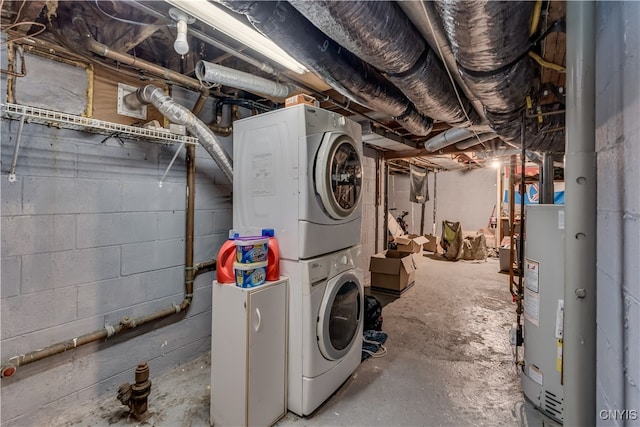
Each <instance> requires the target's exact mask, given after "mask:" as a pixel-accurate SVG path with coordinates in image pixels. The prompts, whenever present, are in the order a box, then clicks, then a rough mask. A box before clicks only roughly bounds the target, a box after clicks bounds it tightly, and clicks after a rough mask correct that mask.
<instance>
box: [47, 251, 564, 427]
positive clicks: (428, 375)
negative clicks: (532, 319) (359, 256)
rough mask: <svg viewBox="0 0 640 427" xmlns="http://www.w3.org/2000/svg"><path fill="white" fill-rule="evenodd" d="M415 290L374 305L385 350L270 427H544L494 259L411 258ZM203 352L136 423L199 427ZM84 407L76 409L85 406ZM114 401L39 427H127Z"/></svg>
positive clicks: (203, 418)
mask: <svg viewBox="0 0 640 427" xmlns="http://www.w3.org/2000/svg"><path fill="white" fill-rule="evenodd" d="M418 264H419V266H418V270H417V272H416V284H415V286H413V287H412V288H411V289H410V290H409V291H407V292H406V293H405V294H404V295H402V296H401V297H393V296H388V295H384V294H377V293H374V295H376V296H377V297H378V298H379V299H380V300H381V301H382V303H383V305H384V309H383V317H384V323H383V330H384V331H385V332H387V333H388V335H389V338H388V340H387V343H386V347H387V350H388V354H387V356H386V357H384V358H377V359H368V360H366V361H364V362H363V363H362V364H361V365H360V367H359V368H358V369H357V370H356V371H355V372H354V374H353V375H352V377H351V378H350V379H349V380H347V381H346V382H345V383H344V384H343V386H342V387H341V388H340V389H339V390H338V391H337V392H336V393H335V394H334V395H333V396H332V397H331V398H330V399H329V400H328V401H327V402H326V403H325V404H324V405H322V406H321V407H320V408H319V409H318V410H317V411H316V412H315V413H314V414H312V416H311V417H307V418H304V419H301V418H299V417H297V416H295V415H293V414H291V413H289V414H287V415H286V416H285V417H284V418H283V419H282V420H280V422H279V423H278V424H277V425H278V426H356V425H358V426H373V425H394V426H418V425H421V426H482V425H487V426H495V425H505V426H536V427H537V426H554V425H556V424H554V423H553V422H552V421H551V420H549V419H548V418H546V417H544V416H543V415H541V414H540V413H539V412H537V411H536V410H535V409H533V408H532V406H531V404H530V403H528V402H525V401H524V398H523V396H522V393H521V391H520V386H519V378H518V375H517V373H516V370H515V368H514V363H513V356H512V349H511V347H510V345H509V342H508V332H509V329H510V326H511V324H512V323H513V322H514V320H515V305H514V304H512V302H511V296H510V294H509V292H508V277H507V276H505V275H504V274H500V273H498V261H497V259H489V260H488V261H487V262H469V261H459V262H448V261H444V260H442V259H440V258H439V257H436V256H428V257H427V256H425V257H420V258H419V259H418ZM209 373H210V363H209V355H208V354H206V355H203V356H201V357H199V358H197V359H195V360H193V361H191V362H189V363H186V364H184V365H183V366H181V367H178V368H176V369H175V370H174V371H172V372H169V373H167V374H165V375H162V376H159V377H155V378H152V380H153V389H152V392H151V396H150V398H149V406H150V410H151V411H152V413H153V415H152V417H151V418H150V419H149V420H148V422H147V423H143V425H154V426H181V427H188V426H208V425H209V395H210V387H209V375H210V374H209ZM85 408H86V409H85ZM124 409H125V408H124V407H123V406H121V405H120V404H119V402H118V401H117V400H116V397H115V395H113V396H105V397H104V398H102V399H100V400H98V401H95V402H92V403H91V404H89V405H84V406H83V407H82V408H73V409H71V408H70V409H69V410H68V411H64V412H63V413H62V414H61V415H60V416H56V417H53V418H49V419H48V420H47V424H48V425H63V426H98V425H104V426H106V425H116V426H130V425H137V424H138V423H135V422H134V421H131V420H128V419H127V413H126V411H125V410H124Z"/></svg>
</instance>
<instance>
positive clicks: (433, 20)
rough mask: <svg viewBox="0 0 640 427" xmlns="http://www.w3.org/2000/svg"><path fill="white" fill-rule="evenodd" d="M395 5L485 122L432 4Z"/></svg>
mask: <svg viewBox="0 0 640 427" xmlns="http://www.w3.org/2000/svg"><path fill="white" fill-rule="evenodd" d="M397 4H398V6H400V9H402V10H403V11H404V13H405V15H407V17H408V18H409V20H411V22H412V23H413V25H415V27H416V29H417V30H418V31H419V32H420V34H422V37H424V39H425V40H426V41H427V43H428V44H429V46H430V47H431V49H433V51H434V52H435V53H437V54H438V55H441V58H440V59H441V60H442V61H443V62H444V63H445V64H446V65H447V68H448V69H449V72H450V73H451V77H453V79H454V80H455V81H456V83H457V84H458V86H459V87H460V88H461V89H462V91H463V92H464V94H465V95H466V96H467V99H469V101H470V102H471V105H473V108H474V109H475V110H476V113H478V115H479V116H480V118H481V119H483V120H486V117H484V106H483V105H482V102H480V100H479V99H478V98H477V96H476V95H475V94H474V93H473V92H472V91H471V89H469V86H467V83H466V82H465V81H464V80H463V79H462V76H460V73H459V71H458V64H456V58H455V57H454V56H453V52H452V51H451V48H450V47H449V42H448V41H447V37H446V35H445V34H444V31H443V30H442V26H441V25H440V18H439V17H438V14H437V13H436V11H435V8H434V6H433V3H432V2H430V1H400V2H397Z"/></svg>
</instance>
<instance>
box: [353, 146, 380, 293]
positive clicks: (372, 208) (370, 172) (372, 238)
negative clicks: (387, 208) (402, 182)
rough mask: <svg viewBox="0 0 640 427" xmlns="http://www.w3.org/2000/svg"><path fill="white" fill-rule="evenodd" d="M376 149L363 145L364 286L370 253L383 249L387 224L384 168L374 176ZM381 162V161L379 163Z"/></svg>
mask: <svg viewBox="0 0 640 427" xmlns="http://www.w3.org/2000/svg"><path fill="white" fill-rule="evenodd" d="M377 153H378V152H377V151H376V150H374V149H373V148H370V147H366V146H365V147H364V150H363V160H362V166H363V170H362V199H361V203H362V234H361V235H360V245H361V246H362V254H361V261H360V262H361V267H362V270H363V272H364V284H365V286H370V285H371V273H369V259H370V258H371V255H373V254H375V253H377V252H381V251H383V250H384V240H383V239H384V238H385V236H386V232H387V228H386V227H387V226H386V222H385V216H384V212H383V211H384V201H383V199H382V195H383V188H384V187H382V185H384V182H383V181H384V180H383V179H380V178H381V177H382V174H383V173H384V170H383V169H382V168H381V170H380V177H376V161H377V160H376V159H377ZM381 164H382V163H381ZM377 178H378V179H380V185H381V187H380V201H379V203H380V206H379V207H378V208H377V210H376V179H377ZM376 215H377V216H378V242H377V243H378V245H377V247H376Z"/></svg>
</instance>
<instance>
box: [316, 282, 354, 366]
mask: <svg viewBox="0 0 640 427" xmlns="http://www.w3.org/2000/svg"><path fill="white" fill-rule="evenodd" d="M360 289H361V285H360V283H359V280H358V278H357V277H356V276H355V275H353V274H351V273H344V274H341V275H339V276H337V277H335V278H333V279H331V280H330V281H329V282H328V283H327V288H326V290H325V294H324V298H323V300H322V304H321V305H320V313H319V316H318V324H317V327H316V333H317V335H318V345H319V346H320V352H321V353H322V355H323V356H324V357H325V358H326V359H328V360H338V359H340V358H342V357H344V355H345V354H347V353H348V352H349V350H350V349H351V346H352V345H353V342H354V340H355V339H361V337H357V335H358V334H357V332H358V330H359V328H358V327H359V326H360V322H362V306H361V303H360V302H361V301H362V298H363V297H362V295H361V291H360Z"/></svg>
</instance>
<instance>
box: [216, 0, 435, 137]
mask: <svg viewBox="0 0 640 427" xmlns="http://www.w3.org/2000/svg"><path fill="white" fill-rule="evenodd" d="M219 1H220V3H222V4H224V5H225V6H227V7H228V8H230V9H231V10H233V11H235V12H237V13H242V14H245V15H247V17H248V18H249V19H250V20H251V22H252V23H253V25H254V26H255V27H256V28H257V29H258V30H259V31H260V32H262V33H263V34H265V35H266V36H267V37H269V38H270V39H271V40H273V41H274V42H275V43H276V44H277V45H278V46H280V47H282V48H283V49H284V50H285V51H286V52H287V53H288V54H290V55H291V56H293V57H294V58H295V59H296V60H297V61H299V62H300V63H302V64H303V65H304V66H306V67H307V68H309V69H311V70H313V71H314V72H315V73H317V74H318V75H319V76H320V77H321V78H322V79H323V80H324V81H325V82H327V84H329V85H330V86H331V87H333V88H334V89H335V90H337V91H338V92H340V93H341V94H342V95H344V96H346V97H348V98H350V99H352V100H354V101H356V102H357V103H359V104H361V105H363V106H365V107H368V108H370V109H372V110H376V111H380V112H382V113H384V114H388V115H390V116H392V117H393V118H394V119H395V120H397V121H398V122H400V123H401V125H402V126H403V127H404V128H405V129H407V130H408V131H409V132H411V133H414V134H416V135H422V136H424V135H428V134H429V132H431V129H432V126H433V124H432V121H431V119H430V118H429V117H426V116H424V115H423V114H421V113H420V112H419V111H418V110H417V109H416V107H415V106H414V105H413V104H412V103H411V101H410V100H409V99H407V97H406V96H405V95H404V94H403V93H402V92H401V91H400V89H398V88H397V87H396V86H394V85H393V84H391V83H390V82H389V81H388V80H387V79H385V78H384V76H383V75H382V74H380V72H378V71H377V70H376V69H375V68H373V67H372V66H371V65H369V64H367V63H366V62H364V61H362V60H361V59H360V58H358V57H357V56H356V55H354V54H353V53H351V52H349V51H348V50H347V49H345V48H344V47H342V46H341V45H339V44H338V43H336V42H335V41H334V40H332V39H331V38H329V37H327V36H326V35H325V34H324V33H323V32H322V31H320V30H319V29H317V28H316V27H314V26H313V25H312V24H311V23H310V22H309V21H308V20H307V19H305V18H304V17H303V16H302V15H301V14H300V13H299V12H298V11H297V10H295V9H294V8H293V7H292V6H291V5H290V4H289V3H287V2H263V1H231V0H219Z"/></svg>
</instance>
